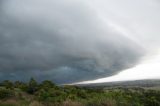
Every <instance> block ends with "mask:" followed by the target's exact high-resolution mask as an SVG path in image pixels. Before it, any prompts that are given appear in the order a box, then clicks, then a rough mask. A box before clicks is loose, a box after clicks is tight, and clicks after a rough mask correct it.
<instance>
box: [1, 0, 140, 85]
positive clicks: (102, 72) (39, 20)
mask: <svg viewBox="0 0 160 106" xmlns="http://www.w3.org/2000/svg"><path fill="white" fill-rule="evenodd" d="M1 5H2V7H1V8H0V75H1V77H0V78H1V79H5V78H10V79H27V78H29V77H31V76H34V77H36V78H37V79H39V80H43V79H52V80H54V81H56V82H58V83H64V82H65V83H67V82H74V81H82V80H89V79H95V78H100V77H104V76H109V75H112V74H115V73H117V72H118V71H120V70H122V69H125V68H128V67H131V66H133V65H134V64H135V63H136V62H137V60H138V59H139V57H140V56H141V55H142V54H143V49H142V48H141V47H139V45H138V44H136V43H135V42H134V41H132V40H130V39H128V38H126V37H125V36H123V34H120V33H118V32H116V31H113V30H112V29H111V28H110V27H109V26H107V25H106V24H105V23H104V22H103V21H101V19H100V18H99V17H98V15H97V14H96V12H95V11H94V9H93V8H92V7H90V6H89V4H88V3H87V2H84V1H75V0H67V1H66V0H60V1H53V0H45V1H44V0H42V1H39V0H14V1H11V0H6V1H5V2H1ZM140 50H141V51H140Z"/></svg>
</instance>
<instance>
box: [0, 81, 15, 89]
mask: <svg viewBox="0 0 160 106" xmlns="http://www.w3.org/2000/svg"><path fill="white" fill-rule="evenodd" d="M2 85H3V86H4V87H5V88H6V89H14V85H13V83H12V82H11V81H9V80H5V81H3V82H2Z"/></svg>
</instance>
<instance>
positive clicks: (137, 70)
mask: <svg viewBox="0 0 160 106" xmlns="http://www.w3.org/2000/svg"><path fill="white" fill-rule="evenodd" d="M148 79H160V51H158V52H157V53H154V54H150V55H149V56H145V57H144V58H142V60H141V62H140V63H139V64H138V65H136V66H135V67H133V68H129V69H126V70H122V71H121V72H120V73H118V74H116V75H113V76H110V77H105V78H100V79H96V80H90V81H84V82H78V83H73V84H92V83H105V82H119V81H134V80H148Z"/></svg>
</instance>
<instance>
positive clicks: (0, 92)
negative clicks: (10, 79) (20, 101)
mask: <svg viewBox="0 0 160 106" xmlns="http://www.w3.org/2000/svg"><path fill="white" fill-rule="evenodd" d="M13 96H14V92H13V91H12V90H10V89H6V88H0V99H5V98H9V97H13Z"/></svg>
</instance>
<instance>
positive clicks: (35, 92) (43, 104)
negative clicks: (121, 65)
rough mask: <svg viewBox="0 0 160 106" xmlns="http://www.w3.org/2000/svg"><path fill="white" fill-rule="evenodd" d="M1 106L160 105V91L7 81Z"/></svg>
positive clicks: (1, 92) (0, 91) (0, 90)
mask: <svg viewBox="0 0 160 106" xmlns="http://www.w3.org/2000/svg"><path fill="white" fill-rule="evenodd" d="M0 106H160V91H158V90H145V89H143V88H110V89H102V88H101V89H97V88H84V87H76V86H63V87H59V86H56V85H55V84H54V83H52V82H51V81H48V80H46V81H43V82H42V83H37V82H36V81H35V80H34V79H33V78H31V79H30V81H29V82H28V83H23V82H20V81H16V82H14V83H13V82H11V81H8V80H6V81H3V82H2V83H1V85H0Z"/></svg>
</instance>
